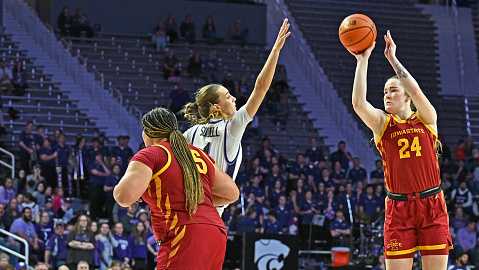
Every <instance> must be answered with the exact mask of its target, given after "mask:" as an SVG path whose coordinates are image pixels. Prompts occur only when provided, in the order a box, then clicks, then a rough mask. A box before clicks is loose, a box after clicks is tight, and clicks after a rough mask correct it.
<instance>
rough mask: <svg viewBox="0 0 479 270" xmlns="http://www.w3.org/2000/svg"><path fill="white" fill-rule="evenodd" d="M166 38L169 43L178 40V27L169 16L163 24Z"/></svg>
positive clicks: (173, 18)
mask: <svg viewBox="0 0 479 270" xmlns="http://www.w3.org/2000/svg"><path fill="white" fill-rule="evenodd" d="M165 27H166V36H167V37H168V40H169V41H170V42H171V43H175V41H176V40H177V39H178V26H177V25H176V19H175V17H174V16H172V15H169V16H168V18H167V19H166V22H165Z"/></svg>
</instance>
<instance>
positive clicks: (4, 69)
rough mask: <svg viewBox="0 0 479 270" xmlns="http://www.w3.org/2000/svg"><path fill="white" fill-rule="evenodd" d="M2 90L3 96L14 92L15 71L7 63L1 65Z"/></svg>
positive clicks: (0, 82) (0, 85) (0, 83)
mask: <svg viewBox="0 0 479 270" xmlns="http://www.w3.org/2000/svg"><path fill="white" fill-rule="evenodd" d="M0 90H1V91H0V93H2V94H3V95H7V94H10V93H12V92H13V70H12V67H11V66H10V65H7V64H5V62H1V63H0Z"/></svg>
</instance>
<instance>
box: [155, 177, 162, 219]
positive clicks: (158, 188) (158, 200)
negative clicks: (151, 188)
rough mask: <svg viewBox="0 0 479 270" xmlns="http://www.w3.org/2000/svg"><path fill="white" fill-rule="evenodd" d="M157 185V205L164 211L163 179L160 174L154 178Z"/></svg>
mask: <svg viewBox="0 0 479 270" xmlns="http://www.w3.org/2000/svg"><path fill="white" fill-rule="evenodd" d="M153 179H154V181H155V185H156V207H158V209H159V210H160V212H163V207H161V179H160V177H159V176H157V177H155V178H153Z"/></svg>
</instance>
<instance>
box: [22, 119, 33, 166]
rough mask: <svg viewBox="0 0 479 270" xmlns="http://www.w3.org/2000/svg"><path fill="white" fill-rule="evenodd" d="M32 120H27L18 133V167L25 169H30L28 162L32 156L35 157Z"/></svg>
mask: <svg viewBox="0 0 479 270" xmlns="http://www.w3.org/2000/svg"><path fill="white" fill-rule="evenodd" d="M32 130H33V122H32V121H28V122H27V123H26V124H25V128H24V130H23V131H22V133H21V134H20V139H19V142H18V146H19V148H20V154H19V157H20V168H22V169H23V170H25V171H29V170H30V168H31V167H30V165H31V164H30V163H31V161H32V158H36V150H37V149H36V147H35V143H34V138H33V133H32Z"/></svg>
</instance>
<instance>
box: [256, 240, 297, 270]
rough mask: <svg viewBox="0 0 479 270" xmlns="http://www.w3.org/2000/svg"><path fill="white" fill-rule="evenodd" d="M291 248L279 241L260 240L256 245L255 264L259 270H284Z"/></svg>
mask: <svg viewBox="0 0 479 270" xmlns="http://www.w3.org/2000/svg"><path fill="white" fill-rule="evenodd" d="M289 251H290V248H289V247H288V246H287V245H285V244H283V243H282V242H281V241H279V240H274V239H259V240H257V241H256V242H255V243H254V263H255V265H256V268H257V269H258V270H273V269H275V270H280V269H283V266H284V260H285V259H286V257H288V254H289Z"/></svg>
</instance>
